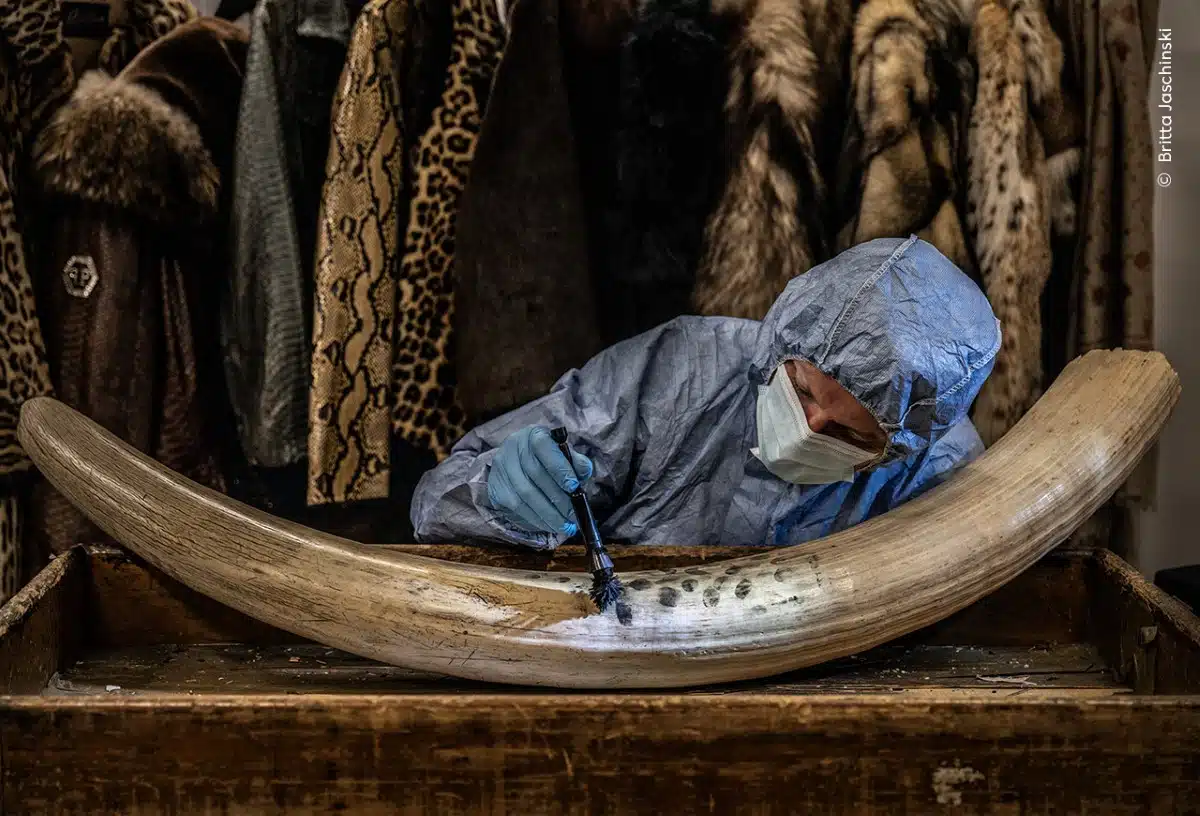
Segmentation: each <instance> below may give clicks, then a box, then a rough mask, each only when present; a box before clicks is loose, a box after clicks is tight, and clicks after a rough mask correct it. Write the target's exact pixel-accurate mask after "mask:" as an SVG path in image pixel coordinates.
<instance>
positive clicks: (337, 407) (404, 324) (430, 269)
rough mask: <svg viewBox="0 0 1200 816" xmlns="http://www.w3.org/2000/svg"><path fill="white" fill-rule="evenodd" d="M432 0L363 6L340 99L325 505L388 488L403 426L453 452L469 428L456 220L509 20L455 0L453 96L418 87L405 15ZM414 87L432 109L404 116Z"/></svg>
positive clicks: (320, 321) (313, 499) (321, 395)
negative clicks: (461, 393) (456, 295)
mask: <svg viewBox="0 0 1200 816" xmlns="http://www.w3.org/2000/svg"><path fill="white" fill-rule="evenodd" d="M424 5H425V3H424V2H421V0H415V2H414V3H413V4H412V7H411V8H409V3H408V2H407V0H374V2H372V3H370V4H369V5H368V6H367V7H366V8H365V9H364V10H363V12H362V17H361V18H360V21H359V24H358V25H357V26H356V29H355V32H354V38H353V42H352V44H351V48H350V57H349V59H348V60H347V63H346V67H345V70H344V72H343V76H342V82H341V86H340V88H339V93H338V96H337V98H336V99H335V102H334V124H333V143H332V144H331V146H330V151H329V164H328V166H327V181H326V185H325V192H324V200H323V204H322V211H321V212H322V214H321V219H320V230H319V234H318V247H317V271H316V276H317V283H316V312H315V319H314V326H313V355H312V382H313V388H312V394H311V397H310V403H309V443H308V460H309V488H308V501H309V503H310V504H313V505H317V504H325V503H329V502H345V501H360V500H364V499H380V498H386V497H388V496H389V495H390V493H391V480H392V475H393V474H392V456H391V454H392V438H393V436H395V437H396V438H398V439H399V440H401V441H402V442H403V443H405V444H406V445H408V446H410V447H411V448H414V449H416V450H417V451H424V452H429V453H443V452H445V451H446V450H447V449H448V447H449V446H450V445H451V444H452V443H453V442H454V441H455V440H456V439H457V438H458V436H459V435H461V433H462V430H463V421H464V417H463V413H462V410H461V408H459V407H458V405H457V402H456V400H455V395H454V381H453V372H452V370H451V358H450V349H451V346H450V339H451V331H452V327H453V291H454V290H453V282H452V278H451V275H452V274H453V261H454V246H455V229H456V217H457V211H458V200H459V197H460V195H461V193H462V190H463V188H464V185H465V182H466V179H467V174H468V171H469V169H470V165H471V160H472V156H473V153H474V149H475V139H476V135H477V133H478V130H479V121H480V118H481V115H482V109H483V106H484V105H485V104H486V99H487V93H488V89H489V86H490V84H491V79H492V74H493V72H494V71H495V66H496V64H497V62H498V61H499V58H500V52H501V43H502V37H503V28H502V26H501V24H500V19H499V16H498V12H497V9H496V5H495V3H494V2H493V0H455V2H454V3H453V4H452V5H451V7H450V12H451V18H452V19H451V29H450V37H449V42H450V44H451V46H450V50H449V53H448V54H447V55H446V62H444V63H443V68H442V71H441V73H440V80H441V82H440V86H439V87H440V94H439V95H438V96H437V98H436V99H428V97H427V96H421V95H419V94H413V95H404V94H402V93H401V91H402V90H404V89H407V88H408V87H409V83H410V81H412V80H413V79H420V78H421V77H422V76H425V75H426V69H424V68H417V69H415V70H416V73H415V74H413V73H412V72H411V69H412V66H413V65H414V64H420V63H424V62H427V61H429V60H431V59H432V58H434V57H435V55H434V54H432V53H430V52H429V50H428V46H423V47H422V51H421V52H420V53H419V54H410V53H408V52H407V50H406V49H405V48H404V45H405V44H406V43H408V42H410V39H409V33H408V32H406V31H405V30H404V27H405V24H406V21H412V20H414V19H420V18H427V17H428V15H426V14H425V13H424V12H423V11H422V10H421V9H420V8H419V7H420V6H424ZM414 58H416V61H414ZM419 84H423V83H419ZM406 99H408V100H410V101H416V102H420V101H423V100H428V101H431V102H432V103H433V105H432V110H431V111H430V112H429V113H428V114H426V116H422V115H421V114H420V112H419V111H418V112H415V113H414V115H413V116H412V117H408V118H405V117H404V116H403V113H404V112H407V111H410V110H412V108H410V106H409V104H408V103H407V102H406V101H405V100H406ZM424 121H428V126H427V127H424V128H423V129H422V128H420V123H422V122H424ZM409 122H414V123H416V125H417V126H416V127H413V128H412V129H411V130H410V129H409V127H408V124H409ZM360 157H361V160H360ZM410 489H411V486H410Z"/></svg>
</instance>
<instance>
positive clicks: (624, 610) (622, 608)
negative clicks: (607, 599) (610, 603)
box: [617, 601, 633, 626]
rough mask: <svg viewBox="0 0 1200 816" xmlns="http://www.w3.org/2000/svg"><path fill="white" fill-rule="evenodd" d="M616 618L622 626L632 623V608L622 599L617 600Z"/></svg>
mask: <svg viewBox="0 0 1200 816" xmlns="http://www.w3.org/2000/svg"><path fill="white" fill-rule="evenodd" d="M617 620H618V621H620V622H621V625H622V626H629V625H630V624H632V623H633V610H632V609H630V608H629V604H627V603H625V602H624V601H617Z"/></svg>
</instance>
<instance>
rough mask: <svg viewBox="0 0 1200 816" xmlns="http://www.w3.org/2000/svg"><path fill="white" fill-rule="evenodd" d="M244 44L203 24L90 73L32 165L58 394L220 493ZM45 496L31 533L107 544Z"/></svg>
mask: <svg viewBox="0 0 1200 816" xmlns="http://www.w3.org/2000/svg"><path fill="white" fill-rule="evenodd" d="M246 44H247V40H246V35H245V34H244V33H243V32H242V30H241V29H239V28H238V27H237V26H235V25H233V24H232V23H228V22H225V21H223V20H214V19H203V20H196V21H193V22H191V23H188V24H186V25H183V26H180V27H179V28H177V29H176V30H175V31H173V32H172V33H171V34H169V35H167V36H166V37H163V38H162V39H160V40H158V41H157V42H155V43H154V44H153V45H151V46H150V47H149V48H147V49H146V50H144V51H143V52H142V53H141V54H139V55H138V56H137V57H136V58H135V59H134V60H133V62H131V63H130V64H129V66H128V67H127V68H125V70H123V71H122V72H121V73H120V74H118V75H117V76H116V77H110V76H108V75H107V74H104V73H102V72H98V71H97V72H92V73H89V74H87V75H85V76H84V77H83V79H82V81H81V82H80V83H79V87H78V88H77V89H76V91H75V93H74V95H73V96H72V98H71V100H70V101H69V102H68V103H67V104H66V105H64V106H63V107H62V109H61V110H59V111H58V113H57V114H56V115H55V116H54V118H53V119H52V120H51V122H50V123H49V125H48V126H47V127H46V128H45V130H44V131H43V132H42V133H41V135H40V136H39V137H38V141H37V144H36V147H35V151H34V156H33V158H34V167H35V170H36V175H37V180H38V181H39V183H40V186H41V188H42V190H43V191H44V194H45V196H46V199H47V200H46V206H45V209H44V219H43V220H44V222H45V226H44V229H45V232H46V235H45V247H46V248H45V251H44V253H43V254H42V257H41V258H40V259H39V261H40V262H39V266H40V267H41V270H40V272H39V274H38V287H37V288H38V292H37V295H38V309H39V313H40V315H41V318H42V321H43V326H44V329H45V333H46V346H47V353H48V357H49V361H50V370H51V375H52V378H53V381H54V386H55V390H56V392H57V395H58V398H59V399H61V400H63V401H64V402H66V403H67V404H68V405H71V406H72V407H74V408H76V409H78V410H80V411H82V412H84V413H86V414H87V415H89V416H90V417H92V418H93V419H95V420H96V421H97V422H99V423H100V424H101V425H103V426H105V427H106V428H108V430H110V431H112V432H113V433H115V434H116V435H117V436H119V437H120V438H122V439H124V440H125V441H127V442H129V443H130V444H132V445H134V446H135V447H137V448H138V449H140V450H142V451H144V452H146V453H148V454H150V455H151V456H153V457H154V458H156V459H158V460H159V461H160V462H162V463H163V464H165V465H167V466H168V467H170V468H172V469H173V470H176V471H178V472H180V473H183V474H184V475H187V476H189V477H191V478H193V479H196V480H198V481H201V482H203V483H206V484H208V485H210V486H214V487H221V486H223V478H222V468H221V465H220V456H219V451H220V450H221V449H222V448H228V447H229V445H228V444H222V442H221V439H222V434H221V433H220V431H219V429H220V428H223V427H226V426H227V424H228V423H227V422H226V420H227V417H226V416H225V415H224V412H223V410H222V409H223V408H224V406H226V405H227V402H228V401H227V399H223V398H222V395H223V387H222V384H223V380H222V378H221V365H220V359H219V349H218V347H217V341H216V338H217V334H216V324H215V321H214V319H213V317H214V315H215V312H216V304H217V302H218V301H217V299H216V296H217V294H218V293H219V292H220V291H221V289H222V287H223V279H222V277H221V276H220V274H219V273H218V272H217V271H216V270H221V269H224V268H226V266H227V265H226V264H225V263H224V262H223V261H224V255H223V253H222V252H221V251H220V250H219V249H215V248H217V247H222V246H223V242H221V241H220V240H219V237H220V236H221V235H222V234H223V233H224V220H223V219H222V218H219V217H218V214H219V208H218V204H219V202H220V187H221V182H222V178H223V176H225V175H227V173H228V169H229V165H230V162H231V157H232V146H233V138H232V137H233V129H234V124H235V122H236V113H237V105H238V100H239V97H240V90H241V80H242V72H243V66H244V62H245V55H246ZM41 487H44V488H45V489H41V490H39V491H38V494H37V496H36V500H35V502H34V508H35V509H34V515H35V522H34V524H33V525H32V527H33V533H34V534H35V535H36V536H37V538H38V540H39V541H40V542H41V543H42V546H43V547H45V548H47V549H49V550H51V551H62V550H64V549H65V548H67V547H70V546H72V545H74V544H76V543H79V542H80V541H87V540H96V539H97V538H98V537H99V534H98V532H97V531H96V530H95V529H94V528H92V527H91V525H90V524H88V523H87V522H86V521H85V520H84V519H83V517H82V516H81V515H80V514H79V513H78V511H76V510H74V508H72V507H70V506H69V504H67V502H66V501H65V499H63V497H61V496H59V495H58V494H57V493H55V492H54V491H53V490H51V489H49V488H48V487H46V486H44V485H43V486H41Z"/></svg>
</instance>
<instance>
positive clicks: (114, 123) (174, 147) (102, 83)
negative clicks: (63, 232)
mask: <svg viewBox="0 0 1200 816" xmlns="http://www.w3.org/2000/svg"><path fill="white" fill-rule="evenodd" d="M34 166H35V170H36V173H37V176H38V179H39V180H40V182H41V185H42V187H43V189H44V190H45V191H46V192H47V193H48V194H49V195H51V196H63V197H68V198H76V199H82V200H84V201H87V202H90V203H94V204H104V205H108V206H110V207H112V208H114V209H116V210H122V211H126V212H129V213H131V214H133V215H135V216H137V217H139V218H142V219H144V220H146V221H149V222H152V223H157V224H162V225H182V224H189V223H195V222H196V221H203V220H207V219H208V218H209V217H211V216H212V215H213V214H214V213H215V212H216V209H217V199H218V195H217V194H218V188H219V185H220V175H219V173H218V171H217V168H216V165H215V164H214V163H213V159H212V156H211V155H210V154H209V151H208V149H207V148H206V147H205V144H204V140H203V138H202V137H201V135H200V130H199V129H198V128H197V126H196V124H195V123H194V122H193V121H192V120H191V119H190V118H188V117H187V116H186V115H184V114H183V113H181V112H180V111H179V110H178V109H176V108H174V107H172V106H171V105H169V104H167V102H166V100H164V99H163V98H162V97H161V96H160V95H159V94H158V93H157V92H155V91H153V90H151V89H149V88H147V87H144V86H142V85H139V84H135V83H133V82H129V81H126V80H123V79H121V78H120V77H117V78H115V79H114V78H112V77H110V76H108V75H106V74H103V73H101V72H98V71H94V72H91V73H89V74H87V75H85V76H84V77H83V79H82V80H81V81H80V83H79V87H78V88H77V89H76V91H75V94H74V95H73V96H72V97H71V100H70V101H69V102H68V103H67V104H66V105H64V106H63V107H62V108H61V109H60V110H59V111H58V112H57V113H56V114H55V115H54V118H53V119H51V121H50V123H49V124H48V125H47V126H46V129H45V130H44V131H43V132H42V133H41V135H40V136H39V137H38V140H37V143H36V145H35V147H34Z"/></svg>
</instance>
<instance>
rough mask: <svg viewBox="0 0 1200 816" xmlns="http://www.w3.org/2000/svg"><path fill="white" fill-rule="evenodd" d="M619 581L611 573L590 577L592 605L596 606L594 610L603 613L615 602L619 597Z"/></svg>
mask: <svg viewBox="0 0 1200 816" xmlns="http://www.w3.org/2000/svg"><path fill="white" fill-rule="evenodd" d="M621 589H622V586H621V581H620V579H619V578H617V576H615V575H613V574H612V573H611V572H610V573H608V574H607V575H605V574H604V573H599V574H596V575H593V576H592V592H591V596H592V603H594V604H596V608H597V609H599V610H600V611H601V612H604V611H605V610H607V609H608V607H609V606H610V605H611V604H613V603H614V602H616V600H617V598H619V597H621Z"/></svg>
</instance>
